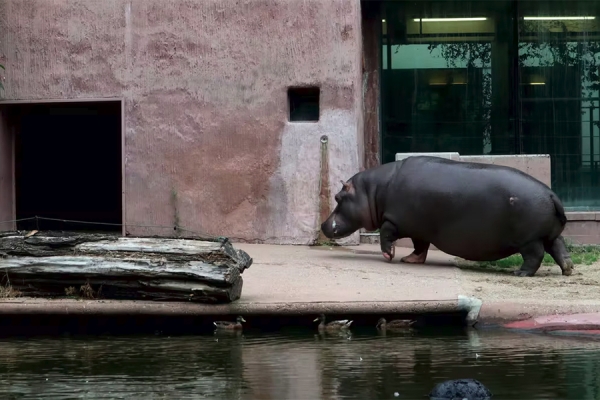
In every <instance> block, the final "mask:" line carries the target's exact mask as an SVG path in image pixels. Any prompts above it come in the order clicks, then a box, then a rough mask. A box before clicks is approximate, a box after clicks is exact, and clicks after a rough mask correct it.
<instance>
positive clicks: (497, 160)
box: [396, 152, 552, 187]
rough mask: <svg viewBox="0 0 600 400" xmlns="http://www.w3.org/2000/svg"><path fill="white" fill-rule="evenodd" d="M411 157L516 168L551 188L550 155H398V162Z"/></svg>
mask: <svg viewBox="0 0 600 400" xmlns="http://www.w3.org/2000/svg"><path fill="white" fill-rule="evenodd" d="M411 156H434V157H441V158H448V159H452V160H456V161H465V162H474V163H482V164H493V165H503V166H506V167H512V168H516V169H518V170H519V171H522V172H525V173H526V174H529V175H531V176H533V177H534V178H536V179H538V180H539V181H541V182H543V183H545V184H546V185H548V187H551V184H552V179H551V164H550V155H549V154H506V155H503V154H496V155H481V156H461V155H460V154H459V153H451V152H448V153H442V152H440V153H396V161H398V160H403V159H405V158H408V157H411Z"/></svg>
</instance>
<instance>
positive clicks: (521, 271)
mask: <svg viewBox="0 0 600 400" xmlns="http://www.w3.org/2000/svg"><path fill="white" fill-rule="evenodd" d="M513 274H514V275H515V276H521V277H524V276H533V275H535V272H531V271H523V270H522V269H518V270H516V271H515V272H513Z"/></svg>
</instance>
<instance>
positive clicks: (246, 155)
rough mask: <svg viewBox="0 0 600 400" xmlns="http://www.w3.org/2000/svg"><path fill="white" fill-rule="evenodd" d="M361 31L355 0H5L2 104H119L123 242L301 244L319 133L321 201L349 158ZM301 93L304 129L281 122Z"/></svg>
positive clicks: (309, 214) (351, 166) (354, 153)
mask: <svg viewBox="0 0 600 400" xmlns="http://www.w3.org/2000/svg"><path fill="white" fill-rule="evenodd" d="M360 21H361V20H360V3H359V1H358V0H170V1H165V0H129V1H127V0H102V1H98V0H27V1H23V0H3V1H2V2H0V25H1V26H0V32H1V35H2V40H0V52H1V56H3V57H4V58H5V60H6V61H5V64H6V82H5V86H6V91H5V99H6V100H46V99H90V98H110V97H115V98H122V99H123V100H124V104H125V107H124V110H125V111H124V112H125V114H124V126H125V131H124V135H125V148H124V157H125V182H124V190H125V208H124V214H125V222H126V224H127V231H128V232H129V233H131V234H166V233H169V234H171V233H172V230H169V229H166V230H165V229H159V228H148V227H147V226H166V227H172V226H173V225H174V224H175V221H176V220H179V221H180V225H181V226H182V227H184V228H187V229H189V230H192V231H194V232H203V233H207V234H210V235H215V236H216V235H223V236H228V237H230V238H232V239H235V240H245V241H255V242H267V243H296V244H304V243H310V242H311V241H313V240H314V239H315V238H316V236H317V232H318V222H319V221H318V210H319V204H318V195H319V170H320V142H319V138H320V137H321V135H324V134H326V135H328V137H329V151H330V154H329V159H330V166H329V171H330V172H329V182H331V186H332V188H331V193H336V192H337V191H338V190H339V188H338V186H340V185H339V181H340V180H342V179H343V180H346V179H348V178H350V176H352V175H353V174H354V173H356V172H358V170H359V169H360V168H361V164H362V161H361V160H362V159H363V156H362V154H360V156H359V151H360V149H362V148H363V147H362V146H363V138H362V101H361V90H362V89H361V82H362V81H361V58H360V57H361V34H360V29H361V28H360V23H361V22H360ZM302 85H318V86H320V87H321V113H320V120H319V122H317V123H290V122H289V121H288V106H287V88H288V87H289V86H302ZM85 150H89V149H82V151H85ZM332 204H333V199H332ZM143 226H146V227H143ZM348 240H349V241H357V240H358V235H355V236H353V237H352V238H350V239H348Z"/></svg>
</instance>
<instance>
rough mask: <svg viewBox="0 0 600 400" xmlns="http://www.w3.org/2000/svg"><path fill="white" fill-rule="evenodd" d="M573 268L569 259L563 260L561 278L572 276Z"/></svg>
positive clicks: (573, 265)
mask: <svg viewBox="0 0 600 400" xmlns="http://www.w3.org/2000/svg"><path fill="white" fill-rule="evenodd" d="M573 268H575V264H573V261H572V260H571V259H570V258H567V259H566V260H565V266H564V267H563V268H561V269H562V274H563V276H571V275H572V274H573Z"/></svg>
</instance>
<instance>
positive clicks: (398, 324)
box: [375, 318, 416, 331]
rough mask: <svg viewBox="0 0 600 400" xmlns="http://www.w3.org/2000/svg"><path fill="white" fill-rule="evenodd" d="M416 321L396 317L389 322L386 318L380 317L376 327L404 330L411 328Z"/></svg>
mask: <svg viewBox="0 0 600 400" xmlns="http://www.w3.org/2000/svg"><path fill="white" fill-rule="evenodd" d="M415 322H416V321H414V320H410V319H395V320H392V321H390V322H387V321H386V320H385V318H379V321H377V325H375V327H376V328H377V329H381V330H391V331H393V330H404V329H407V328H410V327H411V326H412V325H413V324H414V323H415Z"/></svg>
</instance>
